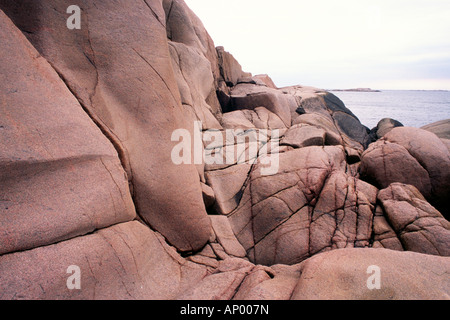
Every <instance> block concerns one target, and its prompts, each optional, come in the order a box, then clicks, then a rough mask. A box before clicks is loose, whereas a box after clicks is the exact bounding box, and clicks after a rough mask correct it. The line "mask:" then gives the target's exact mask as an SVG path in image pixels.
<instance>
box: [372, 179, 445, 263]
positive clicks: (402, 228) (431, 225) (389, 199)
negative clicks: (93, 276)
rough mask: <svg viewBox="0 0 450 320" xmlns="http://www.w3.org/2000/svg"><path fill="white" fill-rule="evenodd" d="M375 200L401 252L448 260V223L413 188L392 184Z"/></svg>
mask: <svg viewBox="0 0 450 320" xmlns="http://www.w3.org/2000/svg"><path fill="white" fill-rule="evenodd" d="M378 200H379V202H380V203H381V205H382V206H383V209H384V212H385V217H386V219H387V220H388V221H389V224H390V225H391V226H392V228H393V230H394V232H395V233H396V234H397V237H398V239H399V240H400V242H401V244H402V246H403V247H404V248H405V250H407V251H415V252H420V253H426V254H434V255H438V256H450V247H449V243H450V222H448V221H447V220H446V219H445V218H444V217H443V216H442V215H441V213H440V212H439V211H437V210H436V209H435V208H433V206H431V205H430V204H429V203H428V202H427V201H426V200H425V198H424V197H423V196H422V195H421V194H420V192H419V191H418V190H417V189H416V188H415V187H414V186H410V185H404V184H401V183H393V184H392V185H390V186H389V187H388V188H387V189H384V190H381V191H380V192H379V194H378Z"/></svg>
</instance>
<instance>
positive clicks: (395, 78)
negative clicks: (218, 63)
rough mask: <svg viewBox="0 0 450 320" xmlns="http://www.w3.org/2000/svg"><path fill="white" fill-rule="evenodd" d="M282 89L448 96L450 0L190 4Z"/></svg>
mask: <svg viewBox="0 0 450 320" xmlns="http://www.w3.org/2000/svg"><path fill="white" fill-rule="evenodd" d="M185 1H186V3H187V4H188V6H189V7H190V8H191V9H192V10H193V11H194V12H195V13H196V14H197V16H199V17H200V19H201V20H202V21H203V24H204V25H205V27H206V29H207V30H208V32H209V34H210V35H211V37H212V38H213V40H214V43H215V45H216V46H224V47H225V50H227V51H229V52H231V53H232V54H233V55H234V56H235V57H236V59H237V60H238V61H239V62H240V64H241V65H242V66H243V69H244V71H247V72H251V73H253V74H260V73H267V74H269V75H270V76H271V77H272V79H273V80H274V82H275V84H276V85H278V86H279V87H282V86H288V85H295V84H302V85H311V86H315V87H319V88H324V89H335V88H356V87H370V88H373V89H447V90H450V0H377V1H366V0H340V1H336V0H315V1H312V0H308V1H304V0H276V1H274V0H185Z"/></svg>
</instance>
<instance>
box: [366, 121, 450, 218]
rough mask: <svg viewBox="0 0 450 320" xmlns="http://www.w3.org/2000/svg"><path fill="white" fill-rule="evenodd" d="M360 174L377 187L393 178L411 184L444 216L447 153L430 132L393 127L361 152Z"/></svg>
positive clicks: (449, 179) (449, 176) (449, 181)
mask: <svg viewBox="0 0 450 320" xmlns="http://www.w3.org/2000/svg"><path fill="white" fill-rule="evenodd" d="M360 173H361V177H362V178H363V179H366V180H367V181H369V182H372V183H374V184H375V185H376V186H378V187H381V188H386V187H388V186H389V185H390V184H391V183H393V182H402V183H406V184H411V185H414V186H415V187H416V188H417V189H418V190H419V191H420V192H421V193H422V194H423V195H424V196H425V198H427V199H428V200H429V201H430V202H431V203H432V204H434V205H435V206H436V207H437V208H438V209H440V210H441V211H442V213H443V214H444V215H445V216H447V217H448V214H449V213H448V208H449V202H448V201H449V200H448V194H449V190H450V153H449V151H448V149H447V148H446V146H445V145H444V144H443V142H442V141H441V140H440V139H439V138H438V137H437V136H436V135H434V134H433V133H430V132H428V131H425V130H422V129H417V128H407V127H403V128H395V129H393V130H391V131H390V132H389V133H387V134H386V135H385V136H384V138H383V139H381V140H379V141H377V142H376V143H373V144H371V145H370V147H369V148H368V149H367V150H366V151H365V152H364V154H363V156H362V162H361V167H360Z"/></svg>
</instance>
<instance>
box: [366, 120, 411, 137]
mask: <svg viewBox="0 0 450 320" xmlns="http://www.w3.org/2000/svg"><path fill="white" fill-rule="evenodd" d="M397 127H403V124H402V123H401V122H399V121H397V120H394V119H391V118H384V119H381V120H380V121H379V122H378V124H377V126H376V127H375V128H373V129H372V130H371V131H370V135H371V138H372V140H373V141H376V140H378V139H381V138H383V137H384V136H385V135H386V134H387V133H388V132H389V131H391V130H392V129H394V128H397Z"/></svg>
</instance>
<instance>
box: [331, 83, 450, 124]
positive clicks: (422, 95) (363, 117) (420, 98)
mask: <svg viewBox="0 0 450 320" xmlns="http://www.w3.org/2000/svg"><path fill="white" fill-rule="evenodd" d="M331 92H332V93H333V94H334V95H336V96H337V97H339V98H340V99H341V100H342V101H343V102H344V104H345V106H346V107H347V108H348V109H350V110H351V111H352V112H353V113H354V114H355V115H356V116H357V117H358V119H359V120H360V121H361V123H362V124H363V125H365V126H367V127H368V128H369V129H372V128H373V127H376V125H377V124H378V121H380V120H381V119H383V118H392V119H395V120H398V121H400V122H401V123H402V124H403V125H404V126H409V127H416V128H420V127H422V126H425V125H427V124H430V123H433V122H436V121H440V120H445V119H449V118H450V91H402V90H387V91H381V92H349V91H331Z"/></svg>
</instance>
